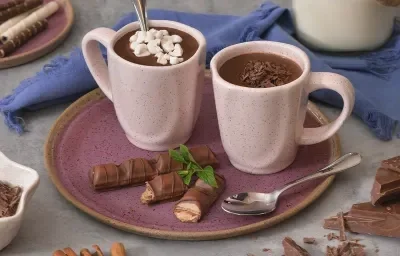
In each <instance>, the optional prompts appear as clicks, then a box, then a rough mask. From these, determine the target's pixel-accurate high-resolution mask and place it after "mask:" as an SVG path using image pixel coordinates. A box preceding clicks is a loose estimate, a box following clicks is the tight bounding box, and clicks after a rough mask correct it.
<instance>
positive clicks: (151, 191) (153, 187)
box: [140, 172, 188, 204]
mask: <svg viewBox="0 0 400 256" xmlns="http://www.w3.org/2000/svg"><path fill="white" fill-rule="evenodd" d="M187 190H188V187H187V186H186V184H185V183H184V182H183V180H182V178H181V176H180V175H179V174H178V173H177V172H171V173H167V174H162V175H160V176H156V177H155V178H154V179H152V180H151V181H149V182H146V190H145V191H144V192H143V194H142V196H141V198H140V200H141V201H142V203H143V204H152V203H156V202H160V201H163V200H171V199H175V198H178V197H181V196H183V194H185V192H186V191H187Z"/></svg>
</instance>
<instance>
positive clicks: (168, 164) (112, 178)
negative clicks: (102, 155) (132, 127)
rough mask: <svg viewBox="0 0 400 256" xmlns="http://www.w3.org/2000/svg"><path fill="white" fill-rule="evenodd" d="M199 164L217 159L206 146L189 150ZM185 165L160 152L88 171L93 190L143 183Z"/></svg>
mask: <svg viewBox="0 0 400 256" xmlns="http://www.w3.org/2000/svg"><path fill="white" fill-rule="evenodd" d="M189 151H190V153H191V154H192V156H193V158H194V159H195V160H196V161H197V162H198V164H199V165H201V166H202V167H205V166H207V165H211V166H213V167H216V166H217V165H218V160H217V158H216V157H215V155H214V153H213V152H212V151H211V150H210V149H209V148H208V147H207V146H199V147H195V148H192V149H190V150H189ZM185 168H186V166H184V165H183V164H182V163H179V162H177V161H175V160H173V159H171V158H170V157H169V153H161V154H159V155H158V156H157V157H156V158H155V159H152V160H147V159H143V158H137V159H131V160H127V161H125V162H123V163H122V164H120V165H115V164H104V165H98V166H94V167H93V168H92V169H91V170H90V171H89V179H90V183H91V186H92V187H93V188H94V189H95V190H104V189H112V188H119V187H124V186H137V185H143V184H144V183H145V182H146V181H150V180H152V179H153V178H154V177H155V176H157V175H161V174H166V173H170V172H176V171H180V170H184V169H185Z"/></svg>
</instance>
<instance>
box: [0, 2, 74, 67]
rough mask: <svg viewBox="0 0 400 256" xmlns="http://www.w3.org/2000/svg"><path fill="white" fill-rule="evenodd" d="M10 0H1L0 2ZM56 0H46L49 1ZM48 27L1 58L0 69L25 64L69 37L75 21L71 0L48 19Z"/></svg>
mask: <svg viewBox="0 0 400 256" xmlns="http://www.w3.org/2000/svg"><path fill="white" fill-rule="evenodd" d="M9 1H10V0H0V4H2V3H6V2H9ZM50 1H54V0H44V1H43V2H44V3H48V2H50ZM47 20H48V27H47V29H46V30H45V31H43V32H41V33H39V34H38V35H37V36H35V37H34V38H32V39H31V40H29V41H28V42H27V43H26V44H24V45H23V46H21V47H20V48H18V49H17V50H16V51H15V52H13V53H12V54H11V55H9V56H8V57H5V58H0V69H3V68H10V67H14V66H18V65H22V64H25V63H27V62H30V61H32V60H35V59H37V58H40V57H41V56H43V55H45V54H47V53H49V52H50V51H52V50H54V49H55V48H56V47H57V46H58V45H59V44H60V43H62V42H63V41H64V39H65V38H66V37H67V35H68V33H69V31H70V30H71V28H72V24H73V22H74V10H73V8H72V5H71V3H70V1H69V0H65V5H64V7H63V8H60V9H59V10H58V11H57V12H56V13H55V14H53V15H52V16H50V17H49V18H48V19H47Z"/></svg>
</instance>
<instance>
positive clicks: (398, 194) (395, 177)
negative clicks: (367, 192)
mask: <svg viewBox="0 0 400 256" xmlns="http://www.w3.org/2000/svg"><path fill="white" fill-rule="evenodd" d="M396 198H400V172H395V171H392V170H389V169H384V168H379V169H378V171H377V172H376V176H375V181H374V185H373V187H372V190H371V203H372V204H373V205H378V204H382V203H384V202H387V201H390V200H393V199H396Z"/></svg>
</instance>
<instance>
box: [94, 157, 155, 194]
mask: <svg viewBox="0 0 400 256" xmlns="http://www.w3.org/2000/svg"><path fill="white" fill-rule="evenodd" d="M152 164H153V163H152V162H151V161H148V160H147V159H143V158H137V159H131V160H127V161H125V162H123V163H122V164H120V165H115V164H103V165H98V166H95V167H93V168H92V169H91V170H90V172H89V179H90V183H91V185H92V187H93V188H94V189H95V190H103V189H111V188H118V187H125V186H133V185H142V184H144V183H145V182H146V181H148V180H151V179H153V178H154V177H155V176H157V172H156V171H155V169H154V168H153V166H152Z"/></svg>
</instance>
